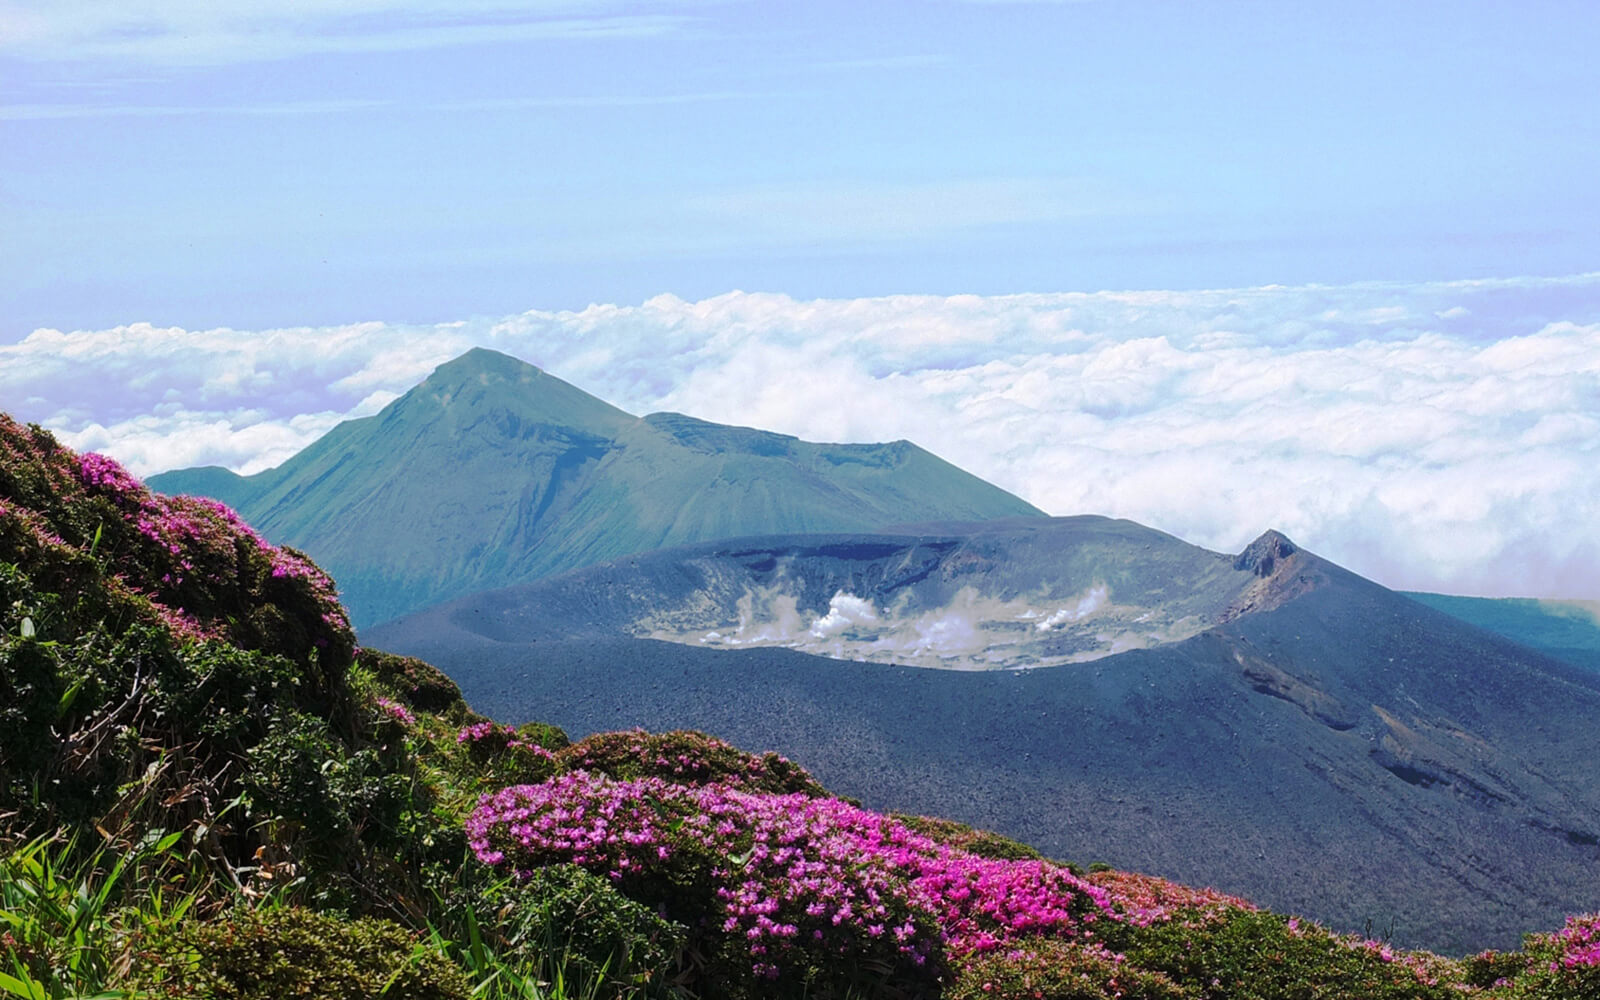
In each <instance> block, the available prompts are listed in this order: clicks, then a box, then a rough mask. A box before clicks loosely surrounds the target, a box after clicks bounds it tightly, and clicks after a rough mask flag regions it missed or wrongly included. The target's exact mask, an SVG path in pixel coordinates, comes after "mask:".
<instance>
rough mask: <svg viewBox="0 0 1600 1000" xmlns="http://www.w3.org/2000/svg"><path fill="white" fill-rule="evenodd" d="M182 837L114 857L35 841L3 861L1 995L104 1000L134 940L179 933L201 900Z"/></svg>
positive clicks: (199, 878) (200, 879) (68, 843)
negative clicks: (179, 849) (98, 997)
mask: <svg viewBox="0 0 1600 1000" xmlns="http://www.w3.org/2000/svg"><path fill="white" fill-rule="evenodd" d="M179 836H180V835H179V834H175V833H174V834H167V835H166V836H164V837H159V838H158V837H155V836H154V835H152V836H151V837H150V838H148V839H147V840H146V841H145V842H144V843H142V844H139V845H135V846H134V847H131V848H129V849H128V850H125V851H120V852H119V851H112V850H109V849H107V848H104V847H102V848H100V849H97V850H94V851H84V850H79V849H77V845H76V844H75V843H74V842H73V841H72V840H70V839H68V840H55V839H49V838H41V839H38V840H34V841H32V842H30V843H28V844H26V845H24V846H22V847H20V848H17V849H15V850H13V851H12V852H11V853H9V854H8V855H6V856H4V857H3V858H0V995H5V996H15V997H25V998H28V1000H55V998H65V997H87V996H90V995H91V994H102V993H104V991H106V990H107V988H108V987H109V986H111V985H113V984H114V983H115V981H116V980H117V979H118V978H119V974H120V972H121V970H122V969H124V968H125V967H126V966H127V965H128V964H129V963H130V962H131V961H132V960H133V948H132V942H133V940H134V939H135V937H136V936H138V935H141V934H149V933H165V932H166V931H168V930H170V929H171V928H173V927H175V926H177V925H178V924H179V922H181V921H183V920H184V919H185V918H187V917H188V916H189V915H190V910H191V908H192V907H193V905H194V904H195V902H196V900H198V899H199V898H200V896H201V894H202V891H203V889H204V887H205V877H204V874H203V873H201V872H197V871H196V870H195V869H194V868H193V867H191V866H187V865H185V864H183V863H182V859H180V858H179V857H178V856H177V855H176V853H175V852H174V847H175V845H176V844H177V842H178V840H179ZM107 995H116V994H107Z"/></svg>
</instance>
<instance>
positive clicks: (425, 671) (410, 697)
mask: <svg viewBox="0 0 1600 1000" xmlns="http://www.w3.org/2000/svg"><path fill="white" fill-rule="evenodd" d="M356 663H357V664H359V665H360V666H361V667H362V668H363V669H365V670H367V671H368V672H370V673H371V674H372V677H373V680H374V682H375V683H376V684H377V685H378V688H379V689H380V690H381V691H382V692H383V693H384V694H387V695H390V696H392V697H394V698H396V699H398V700H399V701H401V702H402V703H404V704H406V705H409V706H410V707H411V708H414V709H417V710H418V711H422V712H434V713H438V714H441V715H450V716H452V717H455V715H457V714H460V713H464V712H465V711H466V707H467V703H466V702H465V701H462V700H461V688H459V687H457V686H456V682H455V681H453V680H451V679H450V678H449V677H448V676H446V675H445V673H444V671H442V670H440V669H439V668H438V667H435V666H434V665H433V664H431V663H428V662H426V661H424V660H419V659H417V658H416V657H414V656H397V655H395V654H394V653H386V652H384V651H383V650H381V649H366V648H362V649H360V650H358V651H357V653H356ZM551 749H555V748H553V747H552V748H551Z"/></svg>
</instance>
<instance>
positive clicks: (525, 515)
mask: <svg viewBox="0 0 1600 1000" xmlns="http://www.w3.org/2000/svg"><path fill="white" fill-rule="evenodd" d="M150 485H151V487H152V488H153V489H157V490H163V491H173V492H189V493H197V494H200V495H205V496H212V497H215V498H216V499H219V500H222V501H223V502H225V503H228V504H230V505H231V506H233V507H235V508H236V509H238V510H239V512H240V513H241V514H243V515H244V516H245V517H246V518H248V519H249V520H250V522H251V523H253V524H255V525H257V526H258V527H259V528H260V529H261V530H262V531H263V532H264V533H265V534H266V535H267V537H268V538H271V539H273V540H275V541H279V542H282V543H285V544H290V545H293V546H295V547H296V548H299V549H302V550H304V551H306V552H307V553H309V554H310V555H311V556H312V557H313V558H315V559H317V560H318V562H319V563H320V564H321V565H323V566H324V567H326V568H327V569H328V570H329V571H330V572H331V573H332V574H333V576H334V578H335V579H336V580H337V581H338V583H339V586H340V590H341V592H342V594H343V596H344V599H345V603H346V605H347V606H348V607H349V608H350V609H351V611H352V614H353V616H354V618H355V621H356V623H357V625H369V624H374V623H376V622H380V621H385V620H387V619H389V618H393V617H397V616H399V615H401V614H405V613H407V612H410V611H414V610H417V609H420V608H422V607H425V606H427V605H429V604H433V603H436V602H439V601H442V600H447V599H450V598H454V597H460V596H463V595H465V594H469V593H473V592H475V591H479V590H487V589H491V588H495V587H503V586H507V585H509V584H513V583H520V582H525V581H528V580H532V579H536V578H538V577H542V576H546V575H549V574H551V573H557V572H561V571H564V570H568V569H575V568H577V567H579V566H585V565H588V564H590V563H593V562H598V561H602V560H606V559H614V558H617V557H619V556H623V555H628V554H631V553H635V552H645V551H649V550H652V549H657V548H662V547H664V546H669V545H680V544H686V543H689V542H697V541H709V540H712V539H717V538H729V537H736V536H741V535H757V534H774V533H782V532H798V531H860V530H869V529H873V528H880V527H885V526H888V525H891V524H897V523H903V522H910V521H953V520H962V521H970V520H986V519H990V518H998V517H1016V516H1030V515H1031V516H1038V515H1040V514H1041V512H1040V511H1039V510H1037V509H1036V508H1034V507H1032V506H1030V505H1029V504H1027V503H1026V502H1024V501H1022V500H1020V499H1018V498H1017V497H1015V496H1013V495H1011V494H1010V493H1007V492H1005V491H1004V490H1001V489H999V488H998V487H995V486H992V485H990V484H989V483H986V482H984V481H983V480H981V479H978V478H977V477H976V476H973V475H971V474H969V473H966V472H963V471H962V470H960V469H958V468H956V467H955V466H953V465H950V464H949V463H947V462H945V461H943V460H941V459H939V458H937V457H936V456H934V455H932V454H930V453H928V452H926V451H924V450H922V449H921V448H917V447H916V446H915V445H912V444H909V443H907V442H895V443H893V444H812V443H810V442H806V441H802V440H800V439H799V438H796V437H792V436H790V435H786V434H775V433H772V432H770V431H763V430H757V429H754V428H749V427H731V426H727V425H723V424H715V423H711V422H709V421H705V420H699V419H696V418H694V417H690V416H685V415H683V414H677V413H656V414H651V415H650V416H649V417H646V418H643V419H640V418H638V417H635V416H633V415H631V414H629V413H627V412H625V411H623V410H621V409H618V408H617V407H615V406H612V405H611V404H609V403H606V402H604V401H603V400H600V399H597V398H595V397H594V396H591V395H590V394H588V393H586V392H584V391H583V390H581V389H578V388H577V387H575V386H573V385H571V384H569V383H567V382H564V381H562V380H561V379H559V378H556V377H555V376H553V375H550V374H549V373H547V372H544V371H541V370H540V369H539V368H538V367H536V366H534V365H531V364H528V363H526V362H523V361H520V360H518V359H516V358H513V357H510V356H508V355H505V354H501V353H499V352H497V351H490V350H486V349H483V348H475V349H473V350H471V351H468V352H467V353H466V354H464V355H462V356H461V357H458V358H455V359H454V360H451V361H449V362H446V363H445V364H442V365H440V366H439V367H438V368H437V369H435V371H434V372H433V374H431V375H429V376H428V378H427V379H425V380H424V381H423V382H422V383H420V384H419V385H417V386H415V387H414V388H412V389H411V390H410V391H409V392H407V393H405V395H403V396H401V397H400V398H399V399H396V400H395V401H394V402H392V403H390V404H389V405H388V406H386V407H385V408H384V409H383V410H382V411H381V412H379V413H377V414H376V415H374V416H371V417H363V418H361V419H358V420H349V421H346V422H345V423H342V424H340V425H338V426H337V427H335V428H334V429H333V430H331V431H329V432H328V433H327V434H326V435H325V436H323V437H322V438H321V439H319V440H317V441H316V442H314V443H313V444H311V445H310V446H309V447H307V448H306V449H305V450H304V451H302V452H300V453H299V454H298V455H295V456H294V457H293V458H291V459H289V460H288V461H287V462H285V463H283V464H282V465H280V466H278V467H277V468H275V469H269V470H267V471H266V472H262V473H259V474H257V475H254V476H249V477H239V476H234V475H233V474H231V473H228V472H226V470H220V469H198V470H197V469H188V470H181V471H178V472H172V473H165V474H163V475H160V476H155V477H152V478H151V480H150Z"/></svg>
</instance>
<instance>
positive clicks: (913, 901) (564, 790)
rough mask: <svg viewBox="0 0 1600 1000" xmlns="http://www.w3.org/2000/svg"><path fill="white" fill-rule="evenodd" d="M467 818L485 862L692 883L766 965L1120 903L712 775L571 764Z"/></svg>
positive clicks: (906, 949) (769, 971) (1065, 926)
mask: <svg viewBox="0 0 1600 1000" xmlns="http://www.w3.org/2000/svg"><path fill="white" fill-rule="evenodd" d="M467 834H468V838H469V841H470V842H471V844H472V846H473V849H474V851H475V852H476V853H477V856H478V857H479V859H480V860H482V861H483V862H485V863H486V864H491V865H499V864H509V865H510V866H511V867H512V868H513V869H514V870H516V871H527V870H530V869H532V868H535V867H538V866H542V865H548V864H558V863H569V864H577V865H581V866H583V867H585V868H587V869H589V870H591V871H594V872H596V873H598V874H602V875H605V876H608V877H610V878H611V879H612V880H613V881H615V882H617V883H618V884H619V886H620V887H621V888H622V889H623V891H624V892H629V893H630V894H635V893H638V894H639V895H640V896H641V898H646V899H649V897H650V894H651V892H652V887H653V886H659V885H661V884H662V883H663V880H665V882H666V883H669V884H672V885H685V884H690V885H693V884H704V885H705V886H706V890H707V898H706V899H705V900H704V901H703V902H704V904H705V905H706V906H707V908H708V910H709V914H708V919H710V920H711V921H712V922H713V924H714V925H715V926H716V927H717V928H718V929H719V930H720V931H721V932H722V933H724V934H726V935H729V936H731V937H733V938H735V939H737V940H740V941H742V942H744V946H745V947H746V949H747V950H748V953H749V956H750V959H751V963H752V964H751V969H752V972H753V973H754V974H755V975H757V976H759V977H765V978H776V977H778V976H779V975H780V974H781V972H782V971H783V970H784V969H786V968H801V967H804V966H805V964H806V963H807V962H816V961H828V960H832V961H840V960H842V959H845V958H847V957H850V956H859V955H862V954H868V953H871V954H880V955H882V954H889V955H891V956H898V958H899V960H901V961H903V962H905V963H907V964H908V965H910V966H920V965H922V964H924V963H925V962H927V960H928V959H929V958H930V957H932V956H933V955H935V954H936V953H941V952H942V953H943V954H944V955H946V956H948V957H953V958H960V957H964V956H971V955H976V954H982V953H986V952H990V951H994V950H996V949H1015V948H1020V947H1025V945H1026V943H1027V941H1029V940H1030V939H1033V938H1037V937H1041V936H1046V937H1051V938H1056V939H1067V940H1084V939H1088V938H1091V937H1092V936H1093V925H1094V924H1095V923H1096V921H1099V920H1117V919H1120V918H1119V916H1118V914H1117V913H1116V911H1115V909H1114V907H1113V903H1112V900H1111V898H1110V895H1109V893H1107V892H1106V891H1105V890H1104V889H1101V888H1100V887H1098V886H1095V885H1092V884H1090V883H1089V882H1086V881H1084V880H1082V879H1079V878H1078V877H1076V876H1075V875H1073V874H1072V873H1071V872H1070V871H1069V870H1067V869H1066V868H1064V867H1060V866H1056V865H1053V864H1050V863H1048V862H1043V861H1004V860H996V859H990V858H982V857H978V856H976V855H973V854H969V853H967V852H965V851H961V850H958V849H955V848H952V847H949V846H947V845H944V844H940V843H938V842H936V841H934V840H932V839H930V838H928V837H926V836H923V835H921V834H919V833H916V832H914V831H913V830H911V829H910V828H908V827H906V826H905V825H904V824H902V823H900V822H899V821H897V820H894V819H892V818H890V817H887V816H883V815H881V814H878V813H873V812H869V811H867V810H864V809H860V808H857V807H855V806H851V805H849V804H847V803H845V802H841V801H839V800H837V799H830V798H813V797H810V796H806V795H803V794H790V795H774V794H765V793H759V792H750V791H743V790H740V789H738V788H736V787H733V786H731V785H727V784H712V785H704V786H685V785H679V784H674V783H672V782H669V781H665V780H662V779H660V778H641V779H638V780H635V781H616V780H613V779H610V778H607V777H605V776H602V775H596V774H591V773H589V772H586V771H573V772H569V773H567V774H563V775H561V776H559V777H556V778H554V779H552V780H550V781H547V782H545V783H544V784H541V785H521V786H514V787H511V788H507V789H504V790H503V791H501V792H499V793H497V794H494V795H487V796H485V797H484V798H483V799H482V800H481V801H480V802H479V805H478V808H477V809H476V811H475V812H474V813H473V815H472V817H471V819H470V820H469V821H468V824H467ZM649 901H651V902H657V903H661V904H663V905H671V903H672V902H673V900H671V899H650V900H649Z"/></svg>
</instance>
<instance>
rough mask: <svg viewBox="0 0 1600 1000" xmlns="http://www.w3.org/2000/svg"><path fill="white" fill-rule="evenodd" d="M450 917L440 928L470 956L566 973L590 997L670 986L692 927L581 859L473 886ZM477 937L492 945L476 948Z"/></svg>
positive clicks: (444, 938)
mask: <svg viewBox="0 0 1600 1000" xmlns="http://www.w3.org/2000/svg"><path fill="white" fill-rule="evenodd" d="M479 872H480V875H481V874H486V872H484V870H482V869H480V870H479ZM442 919H443V922H442V926H438V927H436V928H435V930H436V934H437V935H438V936H439V939H440V940H441V942H443V943H444V944H445V945H446V949H447V951H449V952H450V953H451V954H453V955H455V956H456V957H457V958H458V960H459V961H460V962H461V963H462V964H463V965H466V966H468V967H469V968H475V969H478V970H479V971H480V972H481V971H492V970H495V969H500V970H513V971H514V974H515V975H516V976H518V977H521V978H531V979H534V980H536V981H542V982H547V983H552V982H557V981H560V982H561V983H562V984H563V988H564V989H565V990H566V991H567V993H568V994H570V995H575V996H584V997H588V996H594V997H619V998H620V997H646V996H659V995H664V993H665V991H666V989H667V986H668V984H669V981H670V979H671V977H672V975H673V973H674V970H675V969H676V968H677V964H678V960H679V955H680V953H681V951H682V949H683V946H684V942H685V940H686V937H687V931H686V930H685V928H683V927H681V926H680V925H678V924H675V923H673V922H672V921H670V920H667V919H665V918H664V917H661V916H660V915H658V914H657V912H656V911H655V909H653V908H652V907H649V906H646V905H644V904H642V903H639V902H636V901H634V900H632V899H629V898H628V897H627V896H624V895H623V894H622V893H621V892H619V891H618V890H617V889H616V888H615V887H614V886H612V884H611V883H610V882H609V881H607V880H606V879H604V878H601V877H599V876H597V875H593V874H591V873H589V872H587V871H584V870H583V869H582V868H578V867H576V866H573V865H552V866H550V867H547V868H539V869H535V870H533V871H532V872H528V873H526V876H525V877H523V878H512V879H505V878H502V879H498V880H496V881H493V882H489V883H486V884H478V885H469V886H466V887H464V891H462V892H460V893H458V894H457V895H456V897H455V898H454V899H452V900H449V901H447V903H446V905H445V907H444V915H443V918H442ZM474 941H477V942H481V947H482V949H483V953H482V954H479V955H477V956H474V955H473V954H472V953H471V948H472V943H473V942H474ZM491 956H492V957H491Z"/></svg>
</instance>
